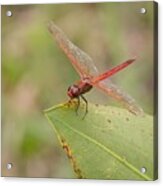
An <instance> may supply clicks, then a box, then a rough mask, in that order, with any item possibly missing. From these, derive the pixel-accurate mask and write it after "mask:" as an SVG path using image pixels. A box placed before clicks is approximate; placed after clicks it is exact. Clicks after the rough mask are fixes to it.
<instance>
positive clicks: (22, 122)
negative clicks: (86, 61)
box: [1, 2, 153, 178]
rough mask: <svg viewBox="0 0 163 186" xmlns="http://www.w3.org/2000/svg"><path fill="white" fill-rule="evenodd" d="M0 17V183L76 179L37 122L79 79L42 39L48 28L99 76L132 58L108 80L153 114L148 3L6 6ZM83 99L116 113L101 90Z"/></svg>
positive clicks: (47, 36) (47, 129) (45, 127)
mask: <svg viewBox="0 0 163 186" xmlns="http://www.w3.org/2000/svg"><path fill="white" fill-rule="evenodd" d="M141 7H145V8H147V13H146V14H144V15H143V14H140V13H139V9H140V8H141ZM7 10H11V11H12V13H13V15H12V16H11V17H7V16H6V11H7ZM1 14H2V174H3V175H4V176H31V177H62V178H63V177H65V178H72V177H74V173H73V171H72V169H71V167H70V166H69V161H68V159H67V158H66V157H65V154H64V153H63V151H62V149H61V147H59V146H58V141H57V139H56V137H55V140H54V136H53V135H54V134H53V131H52V130H51V128H50V127H49V125H48V124H47V121H46V119H45V118H44V116H43V114H42V110H43V109H45V108H48V107H50V106H52V105H55V104H57V103H60V102H64V101H65V100H67V96H66V90H67V87H68V86H69V85H70V84H72V83H73V82H74V81H76V80H78V78H79V77H78V75H77V73H76V72H75V70H74V69H73V68H72V66H71V64H70V62H69V60H68V59H67V57H66V56H65V55H64V54H63V52H62V51H61V50H60V49H59V48H58V46H57V45H56V43H55V42H54V41H53V39H52V37H51V35H50V34H49V33H48V30H47V26H46V24H47V21H49V20H53V21H54V22H55V23H56V24H57V25H58V26H59V27H61V28H62V30H64V32H65V33H66V34H67V35H68V37H69V38H70V39H71V40H72V41H73V42H74V43H75V44H76V45H77V46H79V47H80V48H81V49H83V50H84V51H86V52H87V53H88V54H89V55H90V56H91V57H92V58H93V59H94V61H95V64H96V65H97V67H98V68H99V70H100V71H101V72H103V71H105V70H106V69H109V68H111V67H113V66H115V65H117V64H119V63H120V62H121V61H123V60H126V59H128V58H130V57H133V56H138V59H137V62H136V63H134V64H133V65H132V66H130V67H128V68H127V69H125V70H124V71H122V72H120V73H118V74H117V75H116V76H114V77H113V78H112V80H113V81H114V82H115V83H116V84H118V85H120V87H123V89H124V90H125V91H126V92H128V93H129V94H130V95H131V96H132V97H134V98H135V99H136V100H137V102H138V103H139V104H140V105H141V106H142V108H143V109H144V110H145V111H146V112H147V113H149V114H152V113H153V3H152V2H137V3H94V4H89V3H87V4H56V5H54V4H49V5H12V6H11V5H6V6H5V5H4V6H2V12H1ZM86 97H87V98H88V100H90V101H92V102H94V103H101V104H106V103H107V104H108V105H117V103H116V102H115V101H113V100H111V99H110V98H109V97H108V96H106V95H105V94H102V93H101V92H100V91H99V90H93V91H92V92H91V93H89V94H87V95H86ZM74 140H75V139H74ZM8 162H12V163H13V165H14V166H13V168H12V170H11V171H8V170H6V164H7V163H8Z"/></svg>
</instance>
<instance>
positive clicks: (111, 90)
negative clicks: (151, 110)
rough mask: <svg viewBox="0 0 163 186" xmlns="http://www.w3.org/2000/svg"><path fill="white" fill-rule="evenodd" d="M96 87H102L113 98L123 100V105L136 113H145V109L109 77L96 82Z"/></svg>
mask: <svg viewBox="0 0 163 186" xmlns="http://www.w3.org/2000/svg"><path fill="white" fill-rule="evenodd" d="M94 86H95V87H98V88H100V89H101V90H103V91H104V92H105V93H107V94H108V95H109V96H111V97H112V98H114V99H116V100H117V101H119V102H121V103H122V105H123V106H124V107H125V108H127V109H128V110H129V111H130V112H132V113H133V114H135V115H143V114H144V112H143V109H142V108H141V107H139V106H138V105H137V104H136V102H135V100H134V99H133V98H132V97H131V96H129V95H128V94H127V93H125V92H123V91H122V90H121V89H120V88H118V87H117V86H116V85H114V84H113V83H112V82H111V81H110V80H109V79H107V80H104V81H101V82H99V83H97V84H94Z"/></svg>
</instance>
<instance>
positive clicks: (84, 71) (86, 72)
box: [48, 21, 98, 78]
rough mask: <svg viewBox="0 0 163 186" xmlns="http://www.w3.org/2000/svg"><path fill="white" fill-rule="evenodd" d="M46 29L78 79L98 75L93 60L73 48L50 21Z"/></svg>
mask: <svg viewBox="0 0 163 186" xmlns="http://www.w3.org/2000/svg"><path fill="white" fill-rule="evenodd" d="M48 29H49V31H50V33H51V34H52V35H53V37H54V39H55V40H56V41H57V43H58V45H59V46H60V48H61V49H62V50H63V51H64V53H65V54H66V55H67V57H68V58H69V59H70V61H71V63H72V65H73V66H74V68H75V69H76V71H77V72H78V73H79V75H80V77H81V78H83V77H93V76H96V75H98V71H97V68H96V66H95V65H94V63H93V60H92V59H91V57H90V56H88V55H87V54H86V53H85V52H84V51H82V50H81V49H79V48H78V47H77V46H75V45H74V44H73V43H72V42H71V41H70V40H69V39H68V37H67V36H66V35H65V34H64V33H63V31H62V30H61V29H60V28H58V27H57V26H56V25H55V24H54V23H53V22H52V21H51V22H49V24H48Z"/></svg>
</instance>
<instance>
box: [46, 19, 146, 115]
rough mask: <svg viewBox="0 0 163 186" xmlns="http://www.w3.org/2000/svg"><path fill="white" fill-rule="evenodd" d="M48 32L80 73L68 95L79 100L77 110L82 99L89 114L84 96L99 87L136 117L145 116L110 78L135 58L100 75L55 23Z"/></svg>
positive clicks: (50, 25) (86, 56) (49, 25)
mask: <svg viewBox="0 0 163 186" xmlns="http://www.w3.org/2000/svg"><path fill="white" fill-rule="evenodd" d="M48 30H49V31H50V33H51V34H52V36H53V38H54V39H55V41H56V42H57V44H58V45H59V47H60V48H61V49H62V51H63V52H64V53H65V54H66V56H67V57H68V58H69V60H70V62H71V64H72V66H73V67H74V68H75V70H76V71H77V72H78V74H79V76H80V80H79V81H78V82H76V83H74V84H73V85H71V86H69V87H68V90H67V95H68V96H69V98H70V100H72V99H77V100H78V102H77V103H78V104H77V109H76V111H77V110H78V108H79V106H80V98H81V99H83V101H84V102H85V104H86V112H85V115H86V114H87V113H88V102H87V100H86V98H85V97H84V96H83V94H85V93H87V92H89V91H90V90H91V89H92V88H93V87H97V88H99V89H100V90H102V91H103V92H105V93H106V94H108V95H109V96H110V97H112V98H113V99H115V100H117V101H119V102H120V103H121V104H122V105H123V106H124V107H125V108H126V109H127V110H128V111H130V112H131V113H133V114H134V115H143V113H144V111H143V109H142V108H141V107H140V106H139V105H137V104H136V102H135V100H134V99H133V98H132V97H131V96H129V95H128V94H127V93H125V92H124V91H122V90H121V89H120V88H119V87H118V86H116V85H115V84H113V83H112V82H111V80H110V79H109V77H111V76H113V75H114V74H116V73H117V72H119V71H121V70H122V69H124V68H126V67H127V66H129V65H130V64H132V63H133V62H134V61H135V58H132V59H128V60H126V61H124V62H122V63H120V64H119V65H117V66H116V67H113V68H112V69H109V70H107V71H106V72H104V73H101V74H100V73H99V72H98V70H97V68H96V66H95V64H94V62H93V59H92V58H91V57H90V56H89V55H88V54H86V53H85V52H84V51H83V50H81V49H80V48H79V47H77V46H76V45H75V44H73V43H72V42H71V41H70V39H69V38H68V37H67V36H66V34H65V33H64V32H63V31H62V30H61V29H60V28H59V27H58V26H57V25H55V23H54V22H53V21H50V22H49V23H48ZM85 115H84V117H85Z"/></svg>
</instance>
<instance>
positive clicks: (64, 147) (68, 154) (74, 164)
mask: <svg viewBox="0 0 163 186" xmlns="http://www.w3.org/2000/svg"><path fill="white" fill-rule="evenodd" d="M61 145H62V148H63V149H64V151H65V152H66V154H67V157H68V158H69V159H70V161H71V163H72V166H73V169H74V172H75V173H76V174H77V177H78V178H84V177H83V175H82V172H81V170H80V168H79V167H78V166H77V163H76V160H75V158H74V156H73V155H72V151H71V149H70V146H69V145H68V144H67V143H66V141H65V140H64V139H63V138H62V139H61Z"/></svg>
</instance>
